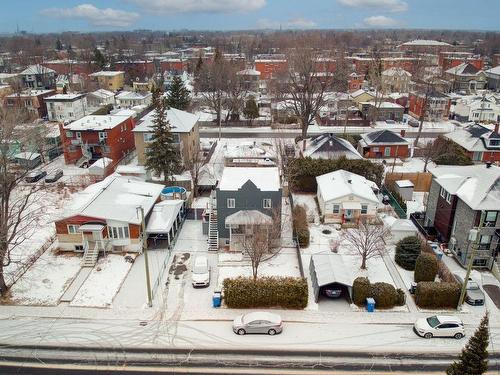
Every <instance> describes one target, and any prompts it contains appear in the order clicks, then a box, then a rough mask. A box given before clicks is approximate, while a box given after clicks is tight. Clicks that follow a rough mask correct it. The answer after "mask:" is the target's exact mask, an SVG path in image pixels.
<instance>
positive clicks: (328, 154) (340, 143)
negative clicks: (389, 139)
mask: <svg viewBox="0 0 500 375" xmlns="http://www.w3.org/2000/svg"><path fill="white" fill-rule="evenodd" d="M297 146H298V148H299V150H300V151H299V152H300V153H301V156H303V157H310V158H313V159H338V158H340V157H345V158H347V159H363V157H362V156H361V155H360V153H359V152H358V151H357V150H356V149H355V148H354V146H353V145H352V144H351V143H350V142H349V141H347V140H345V139H343V138H340V137H337V136H335V135H333V133H324V134H319V135H316V136H314V137H311V138H308V139H306V146H305V149H303V141H299V142H298V144H297Z"/></svg>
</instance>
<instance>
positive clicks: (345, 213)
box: [344, 210, 352, 219]
mask: <svg viewBox="0 0 500 375" xmlns="http://www.w3.org/2000/svg"><path fill="white" fill-rule="evenodd" d="M344 216H345V218H346V219H352V210H345V211H344Z"/></svg>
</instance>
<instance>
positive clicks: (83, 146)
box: [59, 114, 135, 170]
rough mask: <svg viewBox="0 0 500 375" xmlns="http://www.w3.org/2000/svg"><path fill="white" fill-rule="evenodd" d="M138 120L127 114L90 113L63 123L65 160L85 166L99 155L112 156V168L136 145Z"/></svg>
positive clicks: (61, 126) (62, 139) (61, 129)
mask: <svg viewBox="0 0 500 375" xmlns="http://www.w3.org/2000/svg"><path fill="white" fill-rule="evenodd" d="M134 126H135V121H134V119H133V118H132V117H131V116H130V114H128V115H123V116H122V115H96V116H94V115H90V116H85V117H83V118H81V119H80V120H78V121H74V122H72V123H70V124H68V125H64V124H60V125H59V128H60V131H61V141H62V145H63V150H64V160H65V162H66V164H76V165H77V166H82V165H83V164H85V163H88V164H91V163H92V162H94V161H96V160H97V159H100V158H103V157H106V158H109V159H112V160H113V161H112V164H111V165H110V166H109V167H108V168H109V170H114V167H115V166H116V164H117V163H118V162H119V161H120V160H121V159H122V158H123V157H124V156H125V155H127V154H128V153H130V152H131V151H132V150H133V149H134V147H135V146H134V134H133V133H132V130H133V129H134Z"/></svg>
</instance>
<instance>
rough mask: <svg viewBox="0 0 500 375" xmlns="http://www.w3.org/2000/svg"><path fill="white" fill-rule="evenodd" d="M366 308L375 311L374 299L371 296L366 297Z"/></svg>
mask: <svg viewBox="0 0 500 375" xmlns="http://www.w3.org/2000/svg"><path fill="white" fill-rule="evenodd" d="M366 310H367V311H368V312H374V311H375V300H374V299H373V298H367V299H366Z"/></svg>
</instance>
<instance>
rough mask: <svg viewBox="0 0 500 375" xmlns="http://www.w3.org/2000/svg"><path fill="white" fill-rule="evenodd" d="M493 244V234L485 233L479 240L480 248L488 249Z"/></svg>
mask: <svg viewBox="0 0 500 375" xmlns="http://www.w3.org/2000/svg"><path fill="white" fill-rule="evenodd" d="M490 245H491V236H490V235H483V236H481V238H480V240H479V250H488V249H489V248H490Z"/></svg>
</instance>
